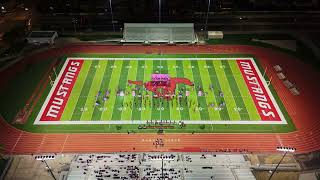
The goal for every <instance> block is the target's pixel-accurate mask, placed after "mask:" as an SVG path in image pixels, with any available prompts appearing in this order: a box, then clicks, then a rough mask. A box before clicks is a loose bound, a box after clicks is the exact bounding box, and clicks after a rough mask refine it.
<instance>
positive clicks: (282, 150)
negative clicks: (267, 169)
mask: <svg viewBox="0 0 320 180" xmlns="http://www.w3.org/2000/svg"><path fill="white" fill-rule="evenodd" d="M277 151H280V152H284V154H283V156H282V158H281V159H280V161H279V163H278V164H277V166H276V168H275V169H274V170H273V171H272V173H271V175H270V177H269V180H271V178H272V176H273V175H274V173H275V172H276V171H277V169H278V167H279V166H280V164H281V162H282V161H283V159H284V157H285V156H286V155H287V153H288V152H292V153H294V152H295V151H296V148H292V147H277Z"/></svg>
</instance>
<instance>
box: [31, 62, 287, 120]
mask: <svg viewBox="0 0 320 180" xmlns="http://www.w3.org/2000/svg"><path fill="white" fill-rule="evenodd" d="M70 59H72V60H77V59H78V60H152V61H153V60H219V61H220V60H237V59H248V60H251V61H252V64H253V66H254V68H255V69H256V71H257V73H258V76H259V78H260V79H261V81H262V83H263V86H264V87H265V89H266V91H267V93H268V95H269V96H270V99H271V102H272V103H273V104H274V106H275V109H276V110H277V112H278V114H279V116H280V118H281V121H261V120H260V121H254V120H239V121H231V120H229V121H225V120H220V121H215V120H207V121H203V120H200V121H192V120H176V121H183V122H184V123H185V124H287V121H286V119H285V118H284V115H283V114H282V112H281V110H280V108H279V106H278V104H277V102H276V100H275V98H274V97H273V95H272V93H271V91H270V89H269V87H268V86H267V82H266V80H265V79H264V78H263V76H262V74H261V72H260V69H259V68H258V66H257V64H256V62H255V61H254V59H253V58H251V57H233V58H81V57H69V58H67V60H66V62H65V64H64V65H63V67H62V69H61V70H60V73H59V75H58V77H57V78H56V80H55V82H54V85H53V87H52V88H51V90H50V92H49V94H48V96H47V98H46V100H45V102H44V104H43V106H42V108H41V110H40V112H39V114H38V116H37V118H36V120H35V121H34V124H37V125H53V124H145V123H146V121H141V120H140V121H137V120H134V121H133V120H130V121H124V120H110V121H109V120H106V121H102V120H97V121H95V120H90V121H70V120H69V121H61V120H60V121H40V117H41V115H42V113H43V111H44V110H45V107H46V105H47V103H48V102H49V100H50V97H51V96H52V94H53V92H54V90H55V88H56V86H57V84H58V82H59V79H60V78H61V76H62V74H63V72H64V70H65V68H66V65H67V63H68V61H69V60H70ZM241 76H242V75H241ZM250 97H251V96H250ZM150 120H151V119H150ZM168 120H169V119H168Z"/></svg>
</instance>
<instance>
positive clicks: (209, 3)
mask: <svg viewBox="0 0 320 180" xmlns="http://www.w3.org/2000/svg"><path fill="white" fill-rule="evenodd" d="M210 5H211V0H208V9H207V17H206V26H205V28H204V31H207V26H208V18H209V11H210Z"/></svg>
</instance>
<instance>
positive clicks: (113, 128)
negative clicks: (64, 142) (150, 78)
mask: <svg viewBox="0 0 320 180" xmlns="http://www.w3.org/2000/svg"><path fill="white" fill-rule="evenodd" d="M67 56H69V57H141V56H142V55H139V54H133V55H101V54H99V55H88V54H70V55H65V56H64V57H62V58H65V57H67ZM143 57H146V58H147V57H148V58H155V57H161V58H166V57H180V58H183V57H185V58H191V57H194V58H196V57H204V58H205V57H212V58H219V57H230V58H231V57H252V55H247V54H235V55H226V54H220V55H219V54H193V55H186V54H182V55H155V54H149V55H143ZM255 61H256V62H257V64H259V63H258V60H257V59H255ZM41 62H42V63H43V64H42V63H39V64H35V65H33V66H32V68H35V69H34V72H38V74H37V75H35V74H33V76H31V74H30V75H27V74H28V71H26V72H25V73H26V75H21V76H16V77H15V78H14V79H13V82H12V83H13V84H11V85H10V87H11V88H9V89H7V90H6V93H9V92H10V90H11V91H12V92H10V93H12V94H14V96H10V97H5V96H3V97H1V98H4V99H6V101H4V102H3V103H1V105H2V106H5V105H6V104H9V105H10V104H11V105H10V106H8V107H5V109H4V108H2V106H1V113H2V114H3V116H4V117H5V118H6V120H8V121H9V122H10V120H9V119H10V118H13V117H14V114H15V113H16V112H17V111H18V109H17V106H14V105H15V104H18V105H21V106H22V107H23V105H24V103H25V101H23V99H27V97H30V95H31V93H32V91H33V90H34V88H35V86H36V83H37V82H39V80H40V77H41V76H42V75H43V74H44V72H45V70H46V68H45V67H47V68H48V65H49V63H48V62H47V61H41ZM45 62H46V63H47V66H46V63H45ZM49 62H50V61H49ZM259 68H260V71H262V70H261V69H262V68H261V67H259ZM41 72H42V73H41ZM22 74H24V73H22ZM23 81H24V84H23V88H27V89H29V90H27V91H26V90H24V91H21V90H20V89H19V88H18V87H19V83H17V82H23ZM27 82H28V83H27ZM30 82H32V83H31V85H30V87H25V86H29V85H28V84H30ZM33 83H34V85H33ZM12 86H13V87H12ZM50 88H51V86H47V87H46V90H45V92H44V93H43V95H42V97H41V99H40V100H39V102H38V103H37V105H36V107H35V109H34V111H33V112H32V113H31V116H30V118H29V120H28V121H27V123H26V124H24V125H14V126H15V127H17V128H19V129H23V130H25V131H30V132H46V133H56V132H61V133H76V132H79V133H88V132H97V133H110V132H116V133H117V132H119V133H120V132H121V133H126V132H127V131H134V132H137V133H142V132H143V133H155V132H156V131H157V130H152V129H138V125H92V124H91V125H33V122H34V119H35V118H36V116H37V114H38V112H39V110H40V108H41V106H42V104H43V102H44V100H45V98H46V96H47V94H48V93H49V90H50ZM270 90H271V91H272V93H273V95H274V97H275V99H276V100H277V103H278V105H279V106H280V108H281V110H282V112H283V114H284V116H285V118H286V120H287V122H288V124H287V125H239V124H235V125H223V124H219V125H218V124H216V125H205V126H201V125H187V126H186V127H184V128H180V127H178V126H177V127H176V128H174V129H167V130H165V132H167V133H173V132H175V133H182V132H184V133H191V132H197V133H226V132H230V133H257V132H258V133H275V132H277V133H284V132H291V131H294V130H295V126H294V124H293V123H292V121H291V119H290V117H289V116H288V113H287V112H286V110H285V108H284V106H283V104H282V103H281V101H280V99H279V97H278V96H277V93H276V92H275V90H274V89H273V88H272V87H270ZM1 95H3V93H1ZM21 97H23V98H21ZM10 100H11V101H12V103H10ZM13 102H15V103H13Z"/></svg>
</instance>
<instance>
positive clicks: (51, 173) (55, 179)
mask: <svg viewBox="0 0 320 180" xmlns="http://www.w3.org/2000/svg"><path fill="white" fill-rule="evenodd" d="M42 162H44V163H45V165H46V167H47V168H48V170H49V172H50V175H51V176H52V178H53V179H54V180H57V178H56V177H55V176H54V174H53V172H52V170H51V168H50V166H49V165H48V164H47V161H46V160H42Z"/></svg>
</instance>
